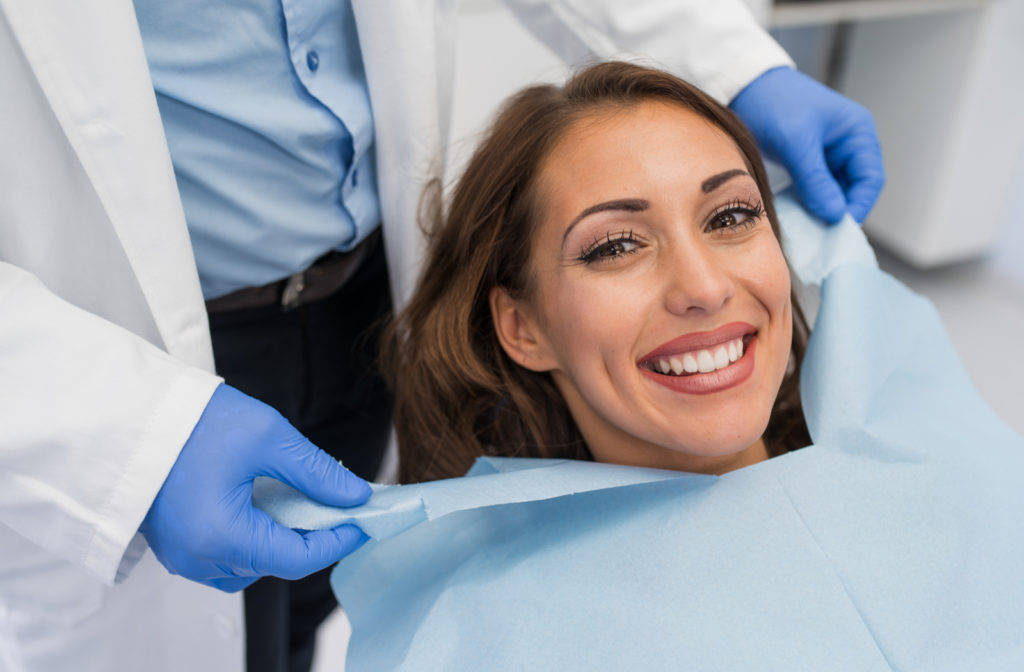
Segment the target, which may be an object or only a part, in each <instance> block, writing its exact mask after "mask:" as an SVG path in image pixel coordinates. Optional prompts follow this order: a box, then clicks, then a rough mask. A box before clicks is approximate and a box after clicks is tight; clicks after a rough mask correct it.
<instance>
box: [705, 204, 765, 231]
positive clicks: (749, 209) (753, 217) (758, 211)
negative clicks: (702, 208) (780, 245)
mask: <svg viewBox="0 0 1024 672" xmlns="http://www.w3.org/2000/svg"><path fill="white" fill-rule="evenodd" d="M763 214H764V206H762V205H761V204H760V203H758V204H757V205H748V204H740V203H733V204H730V205H728V206H726V207H725V208H722V209H721V210H719V211H718V212H716V213H715V214H713V215H712V216H711V220H710V221H709V222H708V227H707V228H708V230H709V231H720V230H723V229H732V230H744V229H749V228H751V227H752V226H754V225H755V224H757V222H758V220H759V219H760V217H761V215H763Z"/></svg>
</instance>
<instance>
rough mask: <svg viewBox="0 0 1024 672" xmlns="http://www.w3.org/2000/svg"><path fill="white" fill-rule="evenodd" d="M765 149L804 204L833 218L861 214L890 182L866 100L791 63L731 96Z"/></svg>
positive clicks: (861, 218) (823, 216)
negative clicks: (851, 96) (852, 97)
mask: <svg viewBox="0 0 1024 672" xmlns="http://www.w3.org/2000/svg"><path fill="white" fill-rule="evenodd" d="M729 107H731V108H732V111H733V112H735V113H736V114H737V115H738V116H739V117H740V119H742V120H743V123H745V124H746V125H747V127H748V128H749V129H750V131H751V132H752V133H753V134H754V138H756V139H757V143H758V145H759V146H760V147H761V151H763V152H764V153H765V155H766V156H767V157H768V158H770V159H773V160H775V161H779V162H780V163H782V164H783V165H784V166H785V167H786V168H787V169H788V170H789V174H790V175H791V176H792V178H793V181H794V182H795V183H796V189H797V193H798V194H799V195H800V200H801V201H803V203H804V205H805V206H807V209H808V210H810V211H811V212H812V213H813V214H814V215H816V216H818V217H819V218H821V219H824V220H825V221H828V222H838V221H839V220H840V219H842V217H843V213H845V212H847V211H849V213H850V214H851V215H853V218H854V219H855V220H857V221H858V222H862V221H864V218H865V217H866V216H867V214H868V212H870V211H871V208H872V207H873V206H874V204H875V201H876V200H878V195H879V193H880V192H881V191H882V186H883V185H884V184H885V168H884V166H883V165H882V150H881V147H879V144H878V135H877V133H876V131H875V122H874V119H873V118H872V117H871V113H870V112H868V110H867V108H865V107H864V106H862V105H859V104H857V103H855V102H853V101H852V100H850V99H848V98H846V97H845V96H842V95H840V94H839V93H836V92H835V91H833V90H832V89H830V88H828V87H827V86H824V85H823V84H819V83H818V82H817V81H815V80H814V79H812V78H810V77H808V76H807V75H805V74H803V73H801V72H799V71H798V70H794V69H792V68H775V69H773V70H769V71H768V72H766V73H764V74H763V75H761V76H760V77H758V78H757V79H755V80H754V81H753V82H751V83H750V84H748V85H747V87H746V88H745V89H743V90H742V91H740V93H739V94H738V95H737V96H736V98H735V99H733V101H732V103H730V104H729Z"/></svg>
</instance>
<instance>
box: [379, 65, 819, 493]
mask: <svg viewBox="0 0 1024 672" xmlns="http://www.w3.org/2000/svg"><path fill="white" fill-rule="evenodd" d="M436 210H440V209H439V208H436ZM435 218H436V220H437V221H436V224H435V229H434V230H433V231H432V232H431V233H432V235H431V238H430V249H429V253H428V257H427V263H426V266H425V269H426V270H425V273H424V276H423V278H422V281H421V283H420V285H419V287H418V289H417V291H416V293H415V295H414V297H413V299H412V301H411V302H410V304H409V305H408V307H407V308H406V309H405V310H404V311H403V312H402V313H401V315H399V316H398V318H397V320H396V322H395V324H393V325H392V327H391V329H390V331H389V334H388V338H387V345H386V348H385V353H386V354H385V358H384V361H385V362H387V363H388V366H389V368H390V370H391V378H392V381H393V384H394V386H395V390H396V395H397V399H396V427H397V432H398V441H399V446H400V455H401V460H400V464H401V471H400V480H402V481H403V482H415V481H422V480H433V479H440V478H448V477H453V476H458V475H461V474H463V473H465V471H466V469H467V468H468V467H469V466H470V465H471V464H472V462H473V460H474V459H475V458H477V457H479V456H481V455H501V456H518V457H568V458H576V459H594V460H597V461H601V462H614V463H619V464H628V465H639V466H649V467H660V468H667V469H678V470H683V471H692V472H702V473H715V474H720V473H724V472H727V471H731V470H734V469H737V468H740V467H743V466H746V465H749V464H753V463H756V462H759V461H762V460H764V459H767V458H768V457H770V456H773V455H778V454H781V453H784V452H787V451H789V450H793V449H795V448H799V447H801V446H803V445H806V443H807V442H808V436H807V431H806V427H805V425H804V421H803V417H802V413H801V410H800V403H799V391H798V381H799V366H800V359H801V357H802V355H803V350H804V345H805V343H806V337H807V326H806V323H805V321H804V319H803V316H802V315H801V313H800V310H799V307H798V306H797V304H796V303H795V301H794V300H793V297H792V293H791V291H790V285H789V274H788V269H787V267H786V262H785V259H784V258H783V256H782V251H781V247H780V244H779V229H778V223H777V221H776V217H775V211H774V209H773V206H772V201H771V192H770V190H769V187H768V182H767V179H766V177H765V172H764V168H763V165H762V163H761V159H760V156H759V154H758V152H757V149H756V146H755V144H754V142H753V140H752V139H751V137H750V135H749V133H748V132H747V131H746V129H745V128H744V127H743V125H742V123H741V122H739V121H738V120H737V119H736V118H735V117H734V116H733V115H732V113H731V112H729V110H727V109H726V108H724V107H722V106H721V105H719V104H717V103H716V102H715V101H713V100H712V99H711V98H709V97H708V96H706V95H705V94H703V93H702V92H700V91H699V90H697V89H695V88H693V87H692V86H690V85H688V84H687V83H685V82H683V81H682V80H679V79H677V78H675V77H673V76H672V75H669V74H666V73H663V72H659V71H655V70H651V69H646V68H643V67H640V66H636V65H631V64H627V63H605V64H601V65H596V66H593V67H591V68H589V69H587V70H584V71H582V72H580V73H579V74H578V75H576V76H575V77H573V78H572V79H570V80H569V81H568V82H567V83H566V84H565V86H563V87H554V86H538V87H533V88H530V89H527V90H525V91H523V92H521V93H520V94H518V95H517V96H516V97H514V98H513V99H512V100H511V101H510V102H509V103H508V104H507V105H506V106H505V108H504V109H503V111H502V112H501V114H500V115H499V117H498V119H497V120H496V121H495V123H494V125H493V127H492V129H491V131H490V134H489V135H488V136H487V137H486V139H484V141H483V142H482V144H481V145H480V147H479V148H478V149H477V151H476V154H475V155H474V157H473V158H472V160H471V161H470V163H469V165H468V167H467V169H466V171H465V174H464V176H463V177H462V179H461V180H460V181H459V183H458V185H457V186H456V188H455V190H454V193H453V196H452V199H451V203H450V205H449V207H448V208H447V210H446V211H445V212H444V213H443V214H436V215H435Z"/></svg>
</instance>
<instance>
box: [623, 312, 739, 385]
mask: <svg viewBox="0 0 1024 672" xmlns="http://www.w3.org/2000/svg"><path fill="white" fill-rule="evenodd" d="M756 346H757V330H756V328H755V327H754V326H753V325H750V324H747V323H745V322H733V323H730V324H727V325H725V326H722V327H719V328H718V329H715V330H714V331H705V332H695V333H692V334H686V335H684V336H681V337H679V338H676V339H673V340H672V341H669V342H668V343H665V344H664V345H662V346H659V347H658V348H657V349H655V350H653V351H652V352H651V353H649V354H648V355H645V356H644V357H643V358H642V359H641V360H640V362H639V363H638V367H639V369H640V371H641V373H643V374H644V375H645V376H647V377H648V378H650V379H651V380H653V381H654V382H656V383H658V384H659V385H663V386H665V387H668V388H669V389H671V390H674V391H676V392H683V393H687V394H711V393H714V392H719V391H721V390H726V389H729V388H731V387H735V386H736V385H739V384H740V383H742V382H744V381H745V380H747V378H749V377H750V375H751V374H752V373H753V371H754V360H755V356H756V355H755V350H756Z"/></svg>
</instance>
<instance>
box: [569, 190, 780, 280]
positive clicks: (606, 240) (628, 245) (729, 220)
mask: <svg viewBox="0 0 1024 672" xmlns="http://www.w3.org/2000/svg"><path fill="white" fill-rule="evenodd" d="M764 214H765V210H764V203H763V202H762V201H757V202H756V203H751V202H750V201H747V200H744V199H735V200H733V201H730V202H728V203H726V204H724V205H722V206H720V207H718V208H716V209H715V211H714V212H712V213H711V215H710V216H709V217H708V219H707V221H706V222H705V224H704V229H703V230H704V232H705V233H708V234H711V235H717V236H728V235H731V234H737V233H740V232H742V231H746V230H748V229H751V228H753V227H754V226H756V225H757V224H758V222H760V221H761V218H762V217H763V216H764ZM643 247H644V242H643V241H642V240H641V239H640V238H638V237H637V236H636V234H634V232H633V230H632V229H629V230H625V229H623V230H620V231H614V232H613V231H609V232H608V233H606V234H605V235H603V236H596V237H595V238H594V239H593V240H592V241H591V242H590V243H588V244H587V245H584V246H582V247H581V248H580V251H579V253H578V254H577V255H576V259H575V261H576V262H578V263H582V264H594V263H599V262H603V261H615V260H619V259H622V258H624V257H626V256H628V255H630V254H635V253H637V252H639V251H640V250H641V249H643Z"/></svg>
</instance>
